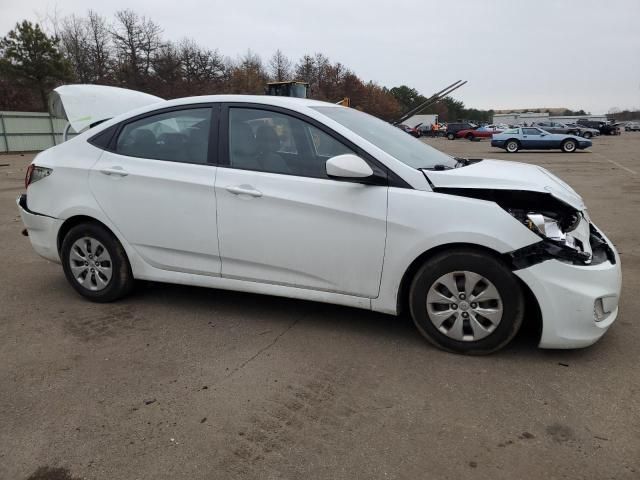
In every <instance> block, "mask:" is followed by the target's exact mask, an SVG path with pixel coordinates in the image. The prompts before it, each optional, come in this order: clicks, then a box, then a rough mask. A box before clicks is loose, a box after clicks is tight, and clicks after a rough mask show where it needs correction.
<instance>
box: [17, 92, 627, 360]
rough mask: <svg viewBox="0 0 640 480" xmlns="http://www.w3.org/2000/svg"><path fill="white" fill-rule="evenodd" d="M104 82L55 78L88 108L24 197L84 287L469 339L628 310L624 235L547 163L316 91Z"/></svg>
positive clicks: (53, 251)
mask: <svg viewBox="0 0 640 480" xmlns="http://www.w3.org/2000/svg"><path fill="white" fill-rule="evenodd" d="M101 88H102V87H95V86H77V85H76V86H66V87H61V88H60V89H58V91H57V94H56V96H55V97H54V104H55V105H57V110H58V112H62V114H64V115H65V116H66V117H67V118H68V119H69V120H70V123H71V125H72V126H73V127H74V128H76V129H77V130H81V129H82V128H85V127H88V126H91V125H94V126H93V127H92V128H89V129H88V130H85V131H84V132H82V133H80V134H79V135H77V136H76V137H75V138H73V139H71V140H69V141H67V142H65V143H63V144H61V145H58V146H56V147H54V148H50V149H49V150H46V151H44V152H42V153H40V154H39V155H38V156H37V157H36V158H35V159H34V161H33V163H32V164H31V165H30V167H29V169H28V172H27V176H26V181H25V183H26V188H27V192H26V193H25V194H23V195H22V196H20V198H19V199H18V206H19V209H20V213H21V215H22V219H23V222H24V224H25V226H26V228H27V231H28V235H29V238H30V240H31V243H32V245H33V247H34V249H35V250H36V251H37V252H38V253H39V254H40V255H42V256H43V257H45V258H47V259H49V260H52V261H55V262H60V263H61V264H62V268H63V270H64V273H65V275H66V277H67V279H68V281H69V283H70V284H71V285H72V286H73V288H74V289H75V290H76V291H78V292H79V293H80V294H81V295H83V296H84V297H86V298H88V299H90V300H93V301H99V302H108V301H113V300H116V299H118V298H121V297H122V296H124V295H126V294H128V293H129V292H130V291H131V290H132V288H133V285H134V281H135V280H136V279H144V280H153V281H159V282H170V283H179V284H189V285H199V286H205V287H213V288H220V289H229V290H240V291H245V292H253V293H262V294H270V295H280V296H284V297H292V298H301V299H307V300H315V301H321V302H329V303H336V304H341V305H348V306H352V307H358V308H364V309H370V310H374V311H377V312H384V313H389V314H395V315H397V314H400V313H401V312H407V313H409V314H410V315H411V317H412V318H413V320H414V321H415V324H416V326H417V327H418V330H419V331H420V332H421V333H422V334H423V335H424V336H425V337H426V338H427V339H428V340H429V341H431V342H432V343H433V344H435V345H437V346H438V347H440V348H443V349H446V350H449V351H454V352H460V353H471V354H483V353H490V352H494V351H496V350H498V349H500V348H502V347H504V346H505V345H507V344H508V343H509V342H510V341H511V339H512V338H513V337H514V336H515V335H516V333H517V332H518V330H519V329H520V327H521V326H522V324H523V321H532V322H538V324H539V326H540V338H539V345H540V347H544V348H576V347H584V346H587V345H590V344H592V343H594V342H595V341H596V340H598V338H600V337H601V336H602V335H603V334H604V333H605V332H606V330H607V329H608V328H609V326H610V325H611V324H612V323H613V322H614V321H615V319H616V316H617V315H618V301H619V297H620V287H621V271H620V259H619V256H618V254H617V252H616V250H615V248H614V246H613V245H612V243H611V242H610V241H609V240H608V239H607V238H606V236H605V235H604V234H603V233H602V232H601V231H600V230H599V229H598V228H597V227H596V226H595V225H594V224H593V223H592V222H591V221H590V219H589V216H588V215H587V212H586V209H585V205H584V204H583V202H582V199H581V198H580V197H579V196H578V195H577V194H576V192H575V191H573V190H572V189H571V188H570V187H569V186H568V185H566V184H565V183H564V182H562V181H561V180H560V179H558V178H557V177H555V176H554V175H552V174H551V173H549V172H548V171H547V170H545V169H543V168H540V167H537V166H532V165H525V164H521V163H513V162H504V161H496V160H469V159H461V158H452V157H450V156H448V155H445V154H444V153H441V152H439V151H437V150H435V149H433V148H431V147H429V146H428V145H426V144H424V143H422V142H421V141H419V140H417V139H414V138H412V137H411V136H409V135H406V134H405V133H404V132H402V131H400V130H398V129H397V128H394V127H393V126H391V125H389V124H387V123H385V122H383V121H381V120H378V119H377V118H374V117H372V116H370V115H367V114H364V113H362V112H359V111H357V110H354V109H350V108H345V107H341V106H337V105H333V104H328V103H323V102H318V101H313V100H306V99H298V98H284V97H269V96H240V95H233V96H205V97H193V98H183V99H179V100H171V101H164V100H161V99H159V98H157V97H152V96H149V95H144V94H140V93H137V92H129V91H118V90H119V89H108V90H101ZM92 95H93V96H92ZM87 97H88V98H90V99H92V100H91V101H86V98H87ZM125 97H126V98H125ZM83 98H85V100H83ZM65 99H66V100H67V102H68V103H65ZM105 102H106V104H105ZM134 106H136V107H138V108H136V109H135V110H130V109H131V108H133V107H134ZM83 108H88V109H89V110H91V111H85V112H83V111H82V109H83ZM128 110H130V111H128ZM111 117H113V118H111ZM103 120H104V121H103ZM101 121H102V123H99V122H101ZM74 122H75V125H74Z"/></svg>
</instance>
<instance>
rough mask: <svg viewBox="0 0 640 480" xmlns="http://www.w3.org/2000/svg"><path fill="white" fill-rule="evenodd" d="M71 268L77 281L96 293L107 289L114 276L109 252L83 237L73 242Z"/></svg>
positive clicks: (102, 246)
mask: <svg viewBox="0 0 640 480" xmlns="http://www.w3.org/2000/svg"><path fill="white" fill-rule="evenodd" d="M69 266H70V267H71V273H72V274H73V278H74V279H75V281H76V282H78V283H79V284H80V285H82V286H83V287H84V288H86V289H88V290H91V291H94V292H98V291H100V290H103V289H105V288H107V286H108V285H109V282H110V281H111V277H112V275H113V262H112V261H111V255H109V251H108V250H107V249H106V248H105V246H104V245H103V244H102V243H100V242H99V241H98V240H96V239H95V238H91V237H82V238H79V239H78V240H76V241H75V242H73V245H71V251H70V252H69Z"/></svg>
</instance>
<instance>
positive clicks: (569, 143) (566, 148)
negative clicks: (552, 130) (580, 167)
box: [560, 139, 578, 153]
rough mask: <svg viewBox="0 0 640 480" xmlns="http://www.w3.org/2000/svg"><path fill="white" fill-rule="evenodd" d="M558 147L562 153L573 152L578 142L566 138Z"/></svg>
mask: <svg viewBox="0 0 640 480" xmlns="http://www.w3.org/2000/svg"><path fill="white" fill-rule="evenodd" d="M560 148H561V149H562V151H563V152H564V153H573V152H575V151H576V149H577V148H578V144H577V143H576V141H575V140H572V139H568V140H565V141H564V142H562V145H561V146H560Z"/></svg>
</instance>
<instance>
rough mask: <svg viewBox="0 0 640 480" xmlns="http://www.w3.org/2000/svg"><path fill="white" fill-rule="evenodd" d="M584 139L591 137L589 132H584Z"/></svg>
mask: <svg viewBox="0 0 640 480" xmlns="http://www.w3.org/2000/svg"><path fill="white" fill-rule="evenodd" d="M582 136H583V137H584V138H591V137H592V136H593V135H591V132H584V135H582Z"/></svg>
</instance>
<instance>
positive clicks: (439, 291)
mask: <svg viewBox="0 0 640 480" xmlns="http://www.w3.org/2000/svg"><path fill="white" fill-rule="evenodd" d="M503 312H504V307H503V303H502V297H501V296H500V293H499V292H498V289H497V288H496V287H495V285H494V284H493V283H491V281H489V280H488V279H487V278H485V277H483V276H482V275H479V274H477V273H474V272H469V271H466V270H463V271H456V272H450V273H447V274H445V275H443V276H441V277H440V278H438V279H437V280H436V281H435V282H434V283H433V285H431V287H430V288H429V291H428V292H427V315H428V317H429V320H430V321H431V323H432V324H433V326H434V327H435V328H436V329H437V330H438V331H439V332H441V333H443V334H444V335H446V336H447V337H449V338H451V339H453V340H457V341H461V342H475V341H478V340H482V339H483V338H486V337H487V336H489V335H491V334H492V333H493V332H494V331H495V329H496V328H497V327H498V325H500V322H501V321H502V316H503Z"/></svg>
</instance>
